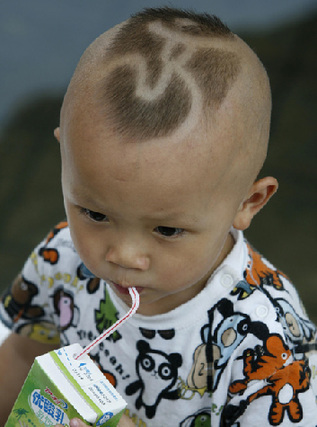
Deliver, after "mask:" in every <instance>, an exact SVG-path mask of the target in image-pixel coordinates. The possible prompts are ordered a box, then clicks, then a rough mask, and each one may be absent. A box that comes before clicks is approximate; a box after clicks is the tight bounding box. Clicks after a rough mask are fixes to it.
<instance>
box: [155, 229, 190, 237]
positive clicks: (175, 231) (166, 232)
mask: <svg viewBox="0 0 317 427" xmlns="http://www.w3.org/2000/svg"><path fill="white" fill-rule="evenodd" d="M155 231H156V232H157V233H159V234H161V235H162V236H164V237H175V236H178V235H179V234H182V233H183V231H184V230H183V228H176V227H163V226H158V227H156V229H155Z"/></svg>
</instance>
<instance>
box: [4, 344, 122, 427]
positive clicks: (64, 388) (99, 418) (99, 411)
mask: <svg viewBox="0 0 317 427" xmlns="http://www.w3.org/2000/svg"><path fill="white" fill-rule="evenodd" d="M82 350H83V349H82V347H81V346H80V345H79V344H72V345H70V346H67V347H62V348H60V349H58V350H55V351H51V352H49V353H46V354H44V355H43V356H39V357H37V358H36V359H35V361H34V363H33V365H32V368H31V370H30V372H29V374H28V377H27V378H26V380H25V383H24V385H23V387H22V389H21V392H20V394H19V396H18V398H17V400H16V402H15V404H14V407H13V408H12V411H11V414H10V416H9V418H8V421H7V423H6V425H5V427H17V426H28V427H35V426H36V427H37V426H45V427H49V426H55V425H56V424H62V425H64V426H69V420H71V419H72V418H74V417H77V418H80V419H82V420H84V421H85V422H86V423H87V424H90V425H92V426H96V427H98V426H104V427H114V426H116V425H117V424H118V422H119V419H120V417H121V415H122V412H123V410H124V408H125V407H126V402H125V401H124V399H123V398H122V397H121V396H120V394H119V393H118V392H117V391H116V390H115V388H114V387H113V386H112V385H111V384H110V382H109V381H108V380H107V379H106V377H105V376H104V375H103V374H102V372H101V371H100V370H99V368H98V367H97V366H96V364H95V363H94V362H93V361H92V360H91V359H90V357H89V356H88V355H87V354H85V355H83V356H81V357H80V358H79V359H77V360H76V359H75V356H76V355H78V354H80V353H81V352H82Z"/></svg>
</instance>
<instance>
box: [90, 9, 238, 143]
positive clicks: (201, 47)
mask: <svg viewBox="0 0 317 427" xmlns="http://www.w3.org/2000/svg"><path fill="white" fill-rule="evenodd" d="M214 38H217V39H223V40H231V41H234V35H233V33H232V32H231V31H230V30H229V28H228V27H227V26H226V25H225V24H223V23H222V22H221V21H220V19H219V18H217V17H215V16H211V15H207V14H195V13H194V12H188V11H183V10H178V9H172V8H168V7H166V8H158V9H153V8H151V9H145V10H143V11H142V12H140V13H138V14H136V15H134V16H132V17H131V18H130V19H129V20H128V21H127V22H126V23H125V24H124V25H123V26H122V28H120V30H119V31H118V33H117V34H116V35H115V36H114V39H113V40H112V43H111V45H110V47H109V48H108V49H107V53H106V56H105V64H106V65H107V66H110V71H109V72H108V73H107V75H106V76H105V78H104V79H103V81H102V87H99V88H98V94H99V95H98V96H99V100H100V102H101V104H102V105H103V106H104V108H105V111H106V115H107V118H108V119H109V120H110V122H111V123H112V124H113V125H114V126H115V129H116V130H117V131H118V132H120V133H121V134H122V135H124V136H126V137H127V138H131V139H137V140H138V141H142V140H146V139H150V138H156V137H162V136H168V135H170V134H172V133H173V132H175V131H176V130H177V129H179V128H180V126H181V125H182V124H183V123H184V122H185V120H186V124H187V127H188V125H190V124H191V122H192V124H193V125H194V121H195V120H197V111H200V113H203V109H204V108H205V109H207V108H208V109H210V108H217V107H218V106H219V105H220V103H221V102H222V100H223V99H224V98H225V96H226V94H227V92H228V89H229V87H230V85H231V84H232V83H233V81H234V80H235V78H236V76H237V75H238V72H239V59H238V56H237V54H235V53H234V52H232V51H230V50H226V49H223V48H220V47H213V45H212V40H213V39H214ZM209 40H210V42H211V43H210V48H209V47H208V41H209ZM193 111H195V114H194V113H193Z"/></svg>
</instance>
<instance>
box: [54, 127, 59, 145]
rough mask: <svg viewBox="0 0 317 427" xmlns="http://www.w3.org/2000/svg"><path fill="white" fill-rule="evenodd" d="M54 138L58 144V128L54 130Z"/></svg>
mask: <svg viewBox="0 0 317 427" xmlns="http://www.w3.org/2000/svg"><path fill="white" fill-rule="evenodd" d="M54 136H55V138H56V139H57V141H58V142H60V135H59V127H58V128H55V129H54Z"/></svg>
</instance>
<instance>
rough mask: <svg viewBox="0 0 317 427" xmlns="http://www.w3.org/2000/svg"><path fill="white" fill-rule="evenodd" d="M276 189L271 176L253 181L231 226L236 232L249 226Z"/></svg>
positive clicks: (275, 181)
mask: <svg viewBox="0 0 317 427" xmlns="http://www.w3.org/2000/svg"><path fill="white" fill-rule="evenodd" d="M277 188H278V182H277V180H276V179H275V178H273V177H272V176H267V177H265V178H262V179H260V180H259V181H255V183H254V184H253V185H252V187H251V188H250V191H249V193H248V196H247V198H246V199H245V200H244V201H243V202H242V203H241V205H240V208H239V210H238V212H237V215H236V216H235V219H234V222H233V226H234V227H235V228H236V229H237V230H246V229H247V228H248V227H249V226H250V224H251V221H252V219H253V217H254V216H255V215H256V214H257V213H258V212H259V211H260V210H261V209H262V208H263V206H264V205H265V204H266V203H267V202H268V201H269V200H270V198H271V197H272V196H273V194H274V193H275V192H276V190H277Z"/></svg>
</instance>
